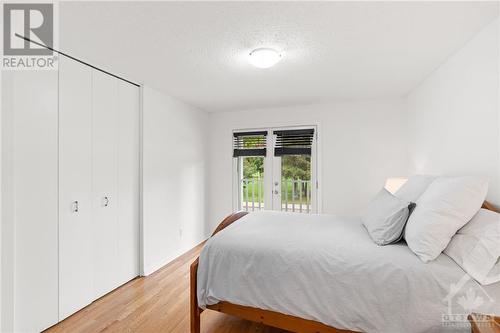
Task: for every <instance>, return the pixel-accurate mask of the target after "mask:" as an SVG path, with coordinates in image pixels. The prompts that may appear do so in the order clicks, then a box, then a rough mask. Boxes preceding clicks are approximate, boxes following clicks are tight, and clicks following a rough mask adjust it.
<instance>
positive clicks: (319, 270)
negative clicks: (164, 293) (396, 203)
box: [191, 203, 500, 333]
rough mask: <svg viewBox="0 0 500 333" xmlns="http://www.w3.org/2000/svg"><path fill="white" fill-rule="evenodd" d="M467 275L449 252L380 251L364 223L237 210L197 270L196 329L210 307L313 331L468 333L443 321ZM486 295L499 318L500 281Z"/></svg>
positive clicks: (485, 308) (488, 308) (400, 247)
mask: <svg viewBox="0 0 500 333" xmlns="http://www.w3.org/2000/svg"><path fill="white" fill-rule="evenodd" d="M483 207H486V208H489V209H493V208H492V207H491V206H489V205H488V204H487V203H486V204H485V206H483ZM467 277H468V275H467V274H466V273H465V272H464V271H463V270H462V269H461V268H460V267H459V266H458V265H457V264H455V262H453V260H451V259H450V258H449V257H448V256H446V255H445V254H441V255H440V256H439V257H438V258H437V259H436V260H434V261H432V262H429V263H427V264H424V263H422V262H421V261H420V260H419V259H418V258H417V257H416V256H415V255H414V254H413V253H412V252H411V251H410V250H409V248H408V247H407V246H406V245H405V244H404V243H398V244H394V245H390V246H377V245H376V244H374V243H373V241H371V239H370V238H369V236H368V234H367V232H366V230H364V229H363V226H362V224H361V222H360V220H359V219H357V218H345V217H336V216H333V215H305V214H304V215H303V214H294V213H281V212H271V211H267V212H255V213H251V214H247V213H245V212H238V213H235V214H232V215H230V216H229V217H227V218H226V219H225V220H224V221H222V223H221V224H220V225H219V226H218V228H217V229H216V231H215V232H214V234H213V235H212V237H211V238H210V239H209V240H208V241H207V243H206V244H205V246H204V248H203V250H202V252H201V254H200V257H199V258H198V259H197V260H196V261H195V262H194V263H193V264H192V266H191V332H192V333H198V332H200V314H201V312H202V311H203V310H205V309H210V310H215V311H219V312H224V313H227V314H230V315H235V316H238V317H241V318H243V319H247V320H251V321H256V322H262V323H264V324H267V325H270V326H274V327H278V328H282V329H287V330H290V331H294V332H305V333H309V332H310V333H312V332H315V333H318V332H322V333H324V332H442V331H444V332H452V331H453V332H456V331H464V332H466V331H469V330H470V327H468V326H462V327H456V326H453V327H446V326H443V321H442V320H443V315H446V314H447V313H449V304H450V303H449V302H448V301H449V298H450V297H452V296H453V295H451V296H450V287H451V286H452V285H454V284H459V283H461V281H464V279H467ZM481 290H482V291H483V292H484V293H485V295H486V296H484V295H483V296H482V299H483V300H484V302H483V303H484V304H483V305H482V308H481V309H480V310H481V312H482V313H491V314H495V313H497V314H498V313H500V302H495V301H494V300H500V284H499V283H496V284H493V285H488V286H484V287H482V288H481ZM491 300H493V301H491Z"/></svg>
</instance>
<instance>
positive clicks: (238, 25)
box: [60, 1, 498, 111]
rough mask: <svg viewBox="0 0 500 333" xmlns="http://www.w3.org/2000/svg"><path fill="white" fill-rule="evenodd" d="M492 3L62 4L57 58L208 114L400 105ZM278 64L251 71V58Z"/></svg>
mask: <svg viewBox="0 0 500 333" xmlns="http://www.w3.org/2000/svg"><path fill="white" fill-rule="evenodd" d="M497 15H498V3H496V2H139V1H137V2H62V3H61V5H60V48H61V49H63V50H65V51H67V52H69V53H71V54H73V55H74V56H77V57H81V58H83V59H85V60H87V61H90V62H92V63H95V64H96V65H99V66H102V67H104V68H105V69H109V70H111V71H115V72H117V73H120V74H122V75H125V76H127V77H128V78H130V79H133V80H135V81H138V82H140V83H143V84H146V85H149V86H151V87H154V88H156V89H158V90H160V91H163V92H165V93H168V94H170V95H172V96H174V97H176V98H178V99H181V100H183V101H185V102H187V103H190V104H192V105H195V106H197V107H200V108H202V109H205V110H207V111H231V110H240V109H248V108H260V107H270V106H282V105H293V104H307V103H321V102H328V101H331V100H338V99H343V100H344V99H371V98H385V97H396V96H403V95H405V94H407V93H408V92H409V91H410V90H411V89H412V88H413V87H415V86H416V85H417V84H418V83H419V82H421V81H422V80H423V79H424V78H425V77H426V76H427V75H429V74H430V73H431V72H432V71H433V70H434V69H435V68H437V67H438V66H439V65H440V64H441V63H442V62H443V61H444V60H445V59H446V58H447V57H449V56H450V55H451V54H453V53H454V52H455V51H456V50H457V49H459V48H460V47H461V46H462V45H463V44H464V43H466V42H467V40H469V39H470V38H471V37H472V36H473V35H475V34H476V33H477V32H478V31H479V30H480V29H481V28H482V27H484V26H485V25H486V24H487V23H489V22H490V21H491V20H493V19H494V18H495V17H496V16H497ZM258 47H273V48H275V49H277V50H279V51H281V52H282V53H283V55H284V59H283V60H282V61H281V62H280V63H278V64H277V65H276V66H275V67H273V68H271V69H257V68H254V67H252V66H251V65H250V64H249V63H248V61H247V56H248V53H249V52H250V51H251V50H252V49H254V48H258Z"/></svg>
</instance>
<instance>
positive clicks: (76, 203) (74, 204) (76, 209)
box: [73, 200, 78, 213]
mask: <svg viewBox="0 0 500 333" xmlns="http://www.w3.org/2000/svg"><path fill="white" fill-rule="evenodd" d="M73 213H78V200H76V201H73Z"/></svg>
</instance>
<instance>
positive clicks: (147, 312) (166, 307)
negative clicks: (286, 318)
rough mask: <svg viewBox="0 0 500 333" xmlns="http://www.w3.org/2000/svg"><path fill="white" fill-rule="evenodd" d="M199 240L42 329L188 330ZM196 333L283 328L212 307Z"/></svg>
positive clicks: (268, 332) (53, 332)
mask: <svg viewBox="0 0 500 333" xmlns="http://www.w3.org/2000/svg"><path fill="white" fill-rule="evenodd" d="M201 248H202V245H198V246H197V247H195V248H194V249H192V250H191V251H189V252H188V253H186V254H184V255H183V256H181V257H179V258H178V259H176V260H175V261H173V262H172V263H170V264H169V265H167V266H165V267H163V268H162V269H160V270H159V271H157V272H155V273H153V274H151V275H150V276H148V277H143V278H137V279H134V280H132V281H130V282H128V283H127V284H125V285H124V286H122V287H120V288H118V289H116V290H114V291H112V292H111V293H109V294H107V295H105V296H103V297H102V298H100V299H98V300H96V301H95V302H94V303H92V304H90V305H89V306H87V307H86V308H84V309H82V310H80V311H79V312H77V313H75V314H74V315H72V316H71V317H69V318H67V319H65V320H64V321H62V322H60V323H59V324H57V325H55V326H52V327H51V328H49V329H48V330H46V331H45V332H50V333H56V332H72V333H74V332H103V331H106V332H134V333H136V332H148V333H149V332H176V333H177V332H179V333H188V332H189V265H190V264H191V262H193V261H194V259H196V257H197V256H198V255H199V253H200V251H201ZM201 332H203V333H209V332H210V333H215V332H217V333H226V332H234V333H239V332H259V333H286V332H287V331H284V330H280V329H275V328H271V327H268V326H265V325H262V324H257V323H253V322H249V321H245V320H241V319H238V318H235V317H231V316H228V315H225V314H222V313H218V312H215V311H210V310H207V311H203V313H202V314H201Z"/></svg>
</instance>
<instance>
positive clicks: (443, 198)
mask: <svg viewBox="0 0 500 333" xmlns="http://www.w3.org/2000/svg"><path fill="white" fill-rule="evenodd" d="M487 191H488V182H487V181H485V180H483V179H478V178H473V177H439V178H437V179H436V180H434V181H433V182H432V183H431V184H430V185H429V187H428V188H427V190H426V191H425V192H424V194H422V195H421V196H420V198H418V200H417V202H416V204H417V206H416V208H415V210H414V211H413V213H412V215H411V216H410V218H409V220H408V223H407V224H406V230H405V239H406V242H407V243H408V247H409V248H410V249H411V250H412V251H413V252H414V253H415V254H416V255H417V256H419V257H420V259H421V260H422V261H424V262H428V261H430V260H434V259H436V258H437V257H438V256H439V254H440V253H441V252H443V250H444V249H445V248H446V246H447V245H448V243H449V242H450V240H451V237H453V235H455V233H456V232H457V231H458V229H460V228H462V227H463V226H464V225H465V224H466V223H467V222H469V221H470V220H471V219H472V217H473V216H474V214H476V213H477V212H478V210H479V209H480V208H481V205H482V204H483V202H484V199H485V197H486V193H487Z"/></svg>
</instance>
